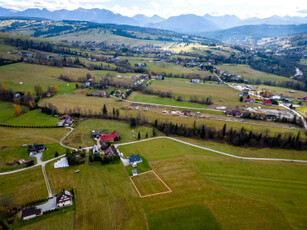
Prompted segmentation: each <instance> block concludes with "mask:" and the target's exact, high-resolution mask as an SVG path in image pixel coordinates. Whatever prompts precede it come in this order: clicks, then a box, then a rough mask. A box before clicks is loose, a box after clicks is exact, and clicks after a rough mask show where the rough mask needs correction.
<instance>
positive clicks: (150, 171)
mask: <svg viewBox="0 0 307 230" xmlns="http://www.w3.org/2000/svg"><path fill="white" fill-rule="evenodd" d="M147 173H153V174H154V175H155V176H156V177H157V178H158V179H159V180H160V181H161V182H162V184H163V185H164V186H165V187H166V188H167V189H168V191H165V192H157V193H153V194H148V195H142V194H141V193H140V191H139V190H138V188H137V186H136V185H135V183H134V181H133V179H132V178H133V177H137V176H140V175H143V174H147ZM129 178H130V180H131V182H132V184H133V186H134V188H135V190H136V192H137V193H138V195H139V197H140V198H144V197H150V196H156V195H161V194H165V193H170V192H172V190H171V189H170V187H168V186H167V184H166V183H165V182H164V181H163V180H162V179H161V177H159V175H158V174H157V173H156V172H155V171H154V170H149V171H147V172H143V173H140V174H138V175H135V176H130V177H129Z"/></svg>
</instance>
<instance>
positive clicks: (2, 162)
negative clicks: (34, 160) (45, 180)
mask: <svg viewBox="0 0 307 230" xmlns="http://www.w3.org/2000/svg"><path fill="white" fill-rule="evenodd" d="M19 159H24V160H27V159H30V157H29V154H28V149H27V148H25V147H2V148H1V149H0V172H5V171H11V170H16V169H20V168H24V167H26V165H25V164H23V165H19V166H16V167H15V166H10V165H7V163H8V162H13V161H15V160H19Z"/></svg>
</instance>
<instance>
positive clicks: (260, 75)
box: [218, 64, 295, 82]
mask: <svg viewBox="0 0 307 230" xmlns="http://www.w3.org/2000/svg"><path fill="white" fill-rule="evenodd" d="M218 67H219V68H220V69H221V70H224V71H226V72H227V73H230V74H235V75H239V76H242V77H244V79H246V80H256V79H259V80H261V81H275V82H283V81H295V80H293V79H290V78H287V77H282V76H278V75H274V74H269V73H265V72H261V71H258V70H255V69H252V68H251V67H250V66H249V65H231V64H224V65H221V66H218Z"/></svg>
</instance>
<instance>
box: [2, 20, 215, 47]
mask: <svg viewBox="0 0 307 230" xmlns="http://www.w3.org/2000/svg"><path fill="white" fill-rule="evenodd" d="M0 30H1V31H3V32H10V33H16V34H22V35H28V36H32V37H42V38H55V40H59V41H62V40H65V41H70V42H72V41H76V42H86V41H90V42H107V41H106V40H104V39H101V38H104V37H106V38H107V40H109V41H111V42H114V41H118V44H123V43H124V44H125V42H126V40H131V39H132V41H133V42H130V43H131V45H133V44H134V43H138V42H140V40H141V41H146V42H141V43H142V45H146V44H147V45H153V44H152V43H151V42H149V41H155V42H187V43H190V42H199V43H205V44H210V43H212V42H216V41H214V40H213V39H206V38H203V37H199V36H191V35H187V34H182V33H177V32H172V31H168V30H162V29H154V28H145V27H138V26H128V25H117V24H98V23H93V22H84V21H61V22H58V21H52V20H46V19H39V18H21V17H15V18H10V17H4V18H2V19H0ZM89 35H90V36H89ZM106 35H107V36H106ZM122 40H123V41H122ZM128 43H129V41H128ZM130 43H129V44H130Z"/></svg>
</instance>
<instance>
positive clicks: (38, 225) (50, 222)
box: [15, 208, 75, 230]
mask: <svg viewBox="0 0 307 230" xmlns="http://www.w3.org/2000/svg"><path fill="white" fill-rule="evenodd" d="M64 209H65V208H64ZM74 214H75V212H74V211H73V210H71V211H68V212H63V210H61V211H59V212H55V213H51V214H47V215H46V216H42V217H39V219H34V220H30V221H27V222H23V225H22V226H20V227H16V226H15V228H16V229H21V230H33V229H34V230H54V229H57V230H66V229H67V230H73V229H74ZM50 215H52V216H50ZM44 217H46V218H44Z"/></svg>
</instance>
